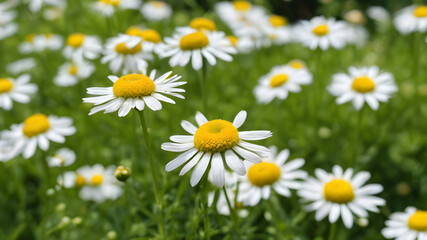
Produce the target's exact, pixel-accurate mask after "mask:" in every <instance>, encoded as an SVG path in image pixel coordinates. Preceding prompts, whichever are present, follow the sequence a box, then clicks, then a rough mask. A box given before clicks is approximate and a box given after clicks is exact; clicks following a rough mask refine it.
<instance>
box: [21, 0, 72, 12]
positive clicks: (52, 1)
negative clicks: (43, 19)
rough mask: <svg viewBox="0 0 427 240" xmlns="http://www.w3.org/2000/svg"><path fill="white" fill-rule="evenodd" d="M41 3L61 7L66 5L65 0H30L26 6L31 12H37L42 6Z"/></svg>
mask: <svg viewBox="0 0 427 240" xmlns="http://www.w3.org/2000/svg"><path fill="white" fill-rule="evenodd" d="M43 5H48V6H56V7H59V8H61V9H64V8H65V7H66V6H67V1H66V0H30V3H29V4H28V8H29V9H30V11H32V12H38V11H40V9H41V8H42V7H43Z"/></svg>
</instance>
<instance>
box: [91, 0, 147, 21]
mask: <svg viewBox="0 0 427 240" xmlns="http://www.w3.org/2000/svg"><path fill="white" fill-rule="evenodd" d="M141 3H142V1H141V0H98V1H97V2H96V3H93V9H94V11H96V12H99V13H101V14H102V15H104V16H107V17H110V16H111V15H113V14H114V11H115V9H116V8H120V9H134V10H136V9H138V8H139V7H140V6H141Z"/></svg>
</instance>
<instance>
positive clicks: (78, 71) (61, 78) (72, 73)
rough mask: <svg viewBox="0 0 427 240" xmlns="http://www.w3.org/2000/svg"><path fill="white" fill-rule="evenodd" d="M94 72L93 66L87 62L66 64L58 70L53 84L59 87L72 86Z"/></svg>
mask: <svg viewBox="0 0 427 240" xmlns="http://www.w3.org/2000/svg"><path fill="white" fill-rule="evenodd" d="M94 71H95V66H94V65H93V64H91V63H89V62H87V61H82V62H79V61H77V62H66V63H64V64H63V65H62V66H61V67H60V68H59V70H58V74H57V75H56V77H55V78H54V79H53V82H54V83H55V84H56V85H58V86H61V87H70V86H74V85H76V84H77V83H78V82H79V81H80V80H84V79H87V78H88V77H90V76H91V75H92V73H93V72H94Z"/></svg>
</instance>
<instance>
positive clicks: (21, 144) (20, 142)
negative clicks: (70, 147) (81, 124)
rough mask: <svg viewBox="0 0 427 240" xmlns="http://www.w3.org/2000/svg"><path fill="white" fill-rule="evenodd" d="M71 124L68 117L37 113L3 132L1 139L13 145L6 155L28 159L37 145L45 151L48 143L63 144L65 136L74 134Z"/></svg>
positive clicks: (74, 129) (71, 121) (74, 130)
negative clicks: (21, 156)
mask: <svg viewBox="0 0 427 240" xmlns="http://www.w3.org/2000/svg"><path fill="white" fill-rule="evenodd" d="M72 124H73V120H72V119H71V118H68V117H56V116H53V115H50V116H46V115H44V114H41V113H37V114H34V115H31V116H30V117H28V118H27V119H26V120H25V121H24V122H23V123H21V124H14V125H12V127H11V130H6V131H3V132H2V135H1V139H2V140H4V141H9V142H12V143H13V149H11V151H10V152H9V153H8V155H9V156H11V158H14V157H16V156H17V155H19V154H20V153H22V155H23V157H24V158H26V159H28V158H30V157H32V156H33V155H34V153H35V151H36V149H37V145H38V146H39V147H40V148H41V149H42V150H43V151H47V150H48V149H49V141H52V142H57V143H64V142H65V136H70V135H73V134H74V133H75V132H76V128H75V127H74V126H73V125H72Z"/></svg>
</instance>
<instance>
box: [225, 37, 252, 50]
mask: <svg viewBox="0 0 427 240" xmlns="http://www.w3.org/2000/svg"><path fill="white" fill-rule="evenodd" d="M228 40H229V41H230V45H231V46H232V47H234V48H236V50H237V52H238V53H249V52H250V51H251V50H252V49H253V48H254V46H255V43H254V41H253V40H252V39H251V38H250V37H235V36H228Z"/></svg>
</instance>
